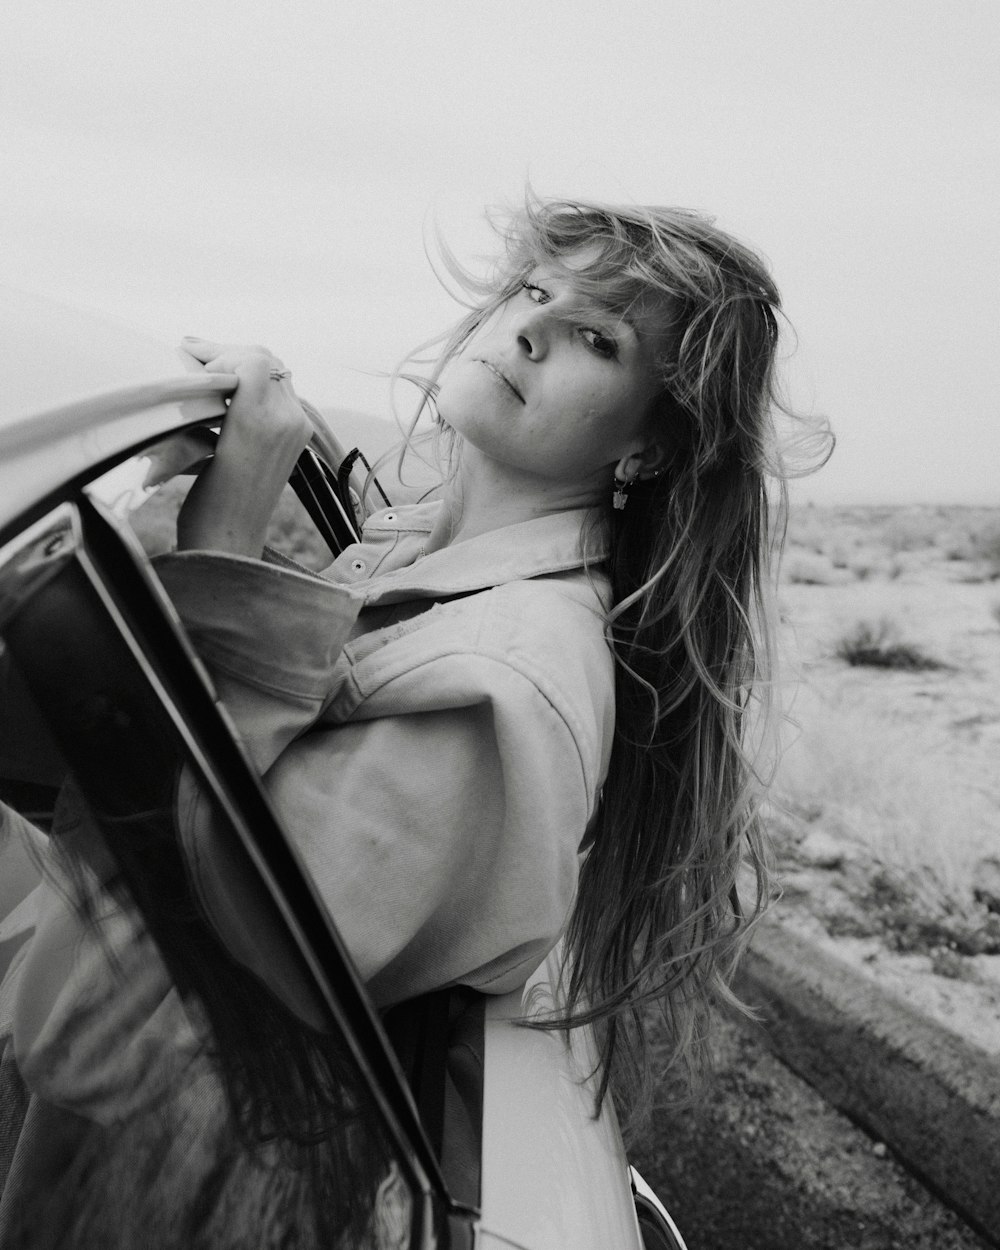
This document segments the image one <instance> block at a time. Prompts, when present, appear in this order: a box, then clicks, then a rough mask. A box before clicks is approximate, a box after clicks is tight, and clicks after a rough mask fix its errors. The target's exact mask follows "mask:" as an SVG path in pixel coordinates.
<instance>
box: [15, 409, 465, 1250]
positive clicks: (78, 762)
mask: <svg viewBox="0 0 1000 1250" xmlns="http://www.w3.org/2000/svg"><path fill="white" fill-rule="evenodd" d="M207 450H208V441H207V440H206V438H205V437H203V435H202V434H201V433H198V432H195V433H194V434H185V435H178V436H175V437H174V438H172V439H170V440H167V441H166V442H165V443H164V444H162V445H158V446H157V448H155V449H147V451H146V452H144V453H142V455H141V456H137V457H133V458H131V459H130V460H129V461H127V462H123V463H122V464H121V465H119V466H116V467H115V468H114V469H113V470H111V471H106V472H105V473H104V474H103V475H102V480H101V481H100V482H98V483H95V484H94V488H93V489H91V490H90V491H89V492H86V491H85V492H82V493H81V494H80V495H79V496H78V497H76V498H74V499H72V500H70V501H68V502H66V503H64V504H62V505H60V506H59V507H57V508H56V509H55V510H54V511H53V512H51V513H50V514H49V515H47V516H45V517H44V518H42V519H41V520H40V521H37V522H35V523H34V524H33V525H32V526H31V527H30V528H29V529H28V530H27V531H25V532H24V533H22V534H20V535H18V536H16V537H15V538H14V539H13V540H12V541H10V542H9V543H8V544H7V545H6V547H5V548H3V550H2V551H0V688H2V704H0V706H2V713H0V802H2V804H3V806H2V807H0V815H2V820H3V824H2V832H0V883H2V886H0V916H2V917H4V919H3V921H2V928H0V974H2V976H3V979H2V982H0V1045H2V1047H3V1051H2V1066H0V1104H2V1106H3V1109H4V1115H5V1121H6V1123H7V1129H6V1131H5V1134H4V1136H3V1138H2V1139H0V1186H2V1197H0V1246H3V1247H8V1246H10V1247H22V1246H24V1247H27V1246H31V1247H32V1248H38V1247H48V1246H52V1247H55V1246H63V1245H74V1246H101V1247H115V1246H121V1247H131V1246H135V1245H139V1244H142V1245H147V1246H149V1247H160V1246H170V1247H173V1246H178V1247H180V1246H185V1247H186V1246H191V1245H206V1246H208V1245H211V1246H220V1247H224V1246H230V1245H232V1246H242V1245H247V1244H252V1245H254V1246H268V1245H275V1246H277V1245H285V1244H294V1245H296V1246H309V1245H317V1246H319V1245H322V1246H343V1247H355V1246H359V1247H367V1246H372V1247H404V1246H406V1247H409V1246H412V1247H417V1246H419V1245H427V1244H431V1241H430V1236H431V1233H430V1231H429V1230H431V1229H432V1228H433V1226H434V1223H435V1218H434V1213H433V1211H432V1209H431V1205H429V1204H431V1198H430V1193H431V1184H430V1182H429V1180H428V1175H429V1174H430V1173H432V1172H433V1169H434V1163H433V1160H430V1159H428V1158H427V1157H426V1155H421V1152H420V1148H419V1141H417V1144H416V1146H415V1145H414V1142H415V1140H416V1139H417V1138H419V1134H416V1135H414V1134H413V1133H412V1132H410V1131H409V1130H410V1129H412V1119H411V1117H412V1109H411V1108H410V1107H409V1106H408V1104H407V1102H406V1100H405V1098H401V1096H400V1089H401V1087H399V1084H398V1081H397V1080H396V1072H395V1070H394V1069H393V1067H392V1062H391V1060H390V1059H389V1058H388V1056H387V1052H386V1051H385V1050H384V1048H383V1042H382V1039H381V1037H380V1036H379V1034H378V1032H377V1030H376V1029H374V1027H373V1022H372V1018H371V1016H370V1013H369V1012H368V1009H367V1006H366V1004H365V1001H364V999H363V995H361V993H360V991H359V988H358V986H357V983H356V982H355V981H354V979H353V975H352V973H351V971H350V968H349V966H348V964H347V963H346V961H345V959H344V956H343V952H342V950H341V949H340V947H339V944H338V942H337V940H336V937H335V934H333V933H332V932H331V930H330V927H329V924H328V921H327V918H326V917H325V915H324V914H323V912H322V908H321V907H319V906H318V904H317V902H316V899H315V897H314V896H313V894H312V892H311V889H310V887H309V883H308V882H307V881H306V880H305V879H304V877H303V876H302V874H301V872H300V870H299V867H298V864H297V862H296V861H295V858H294V856H293V855H292V854H291V852H290V851H289V849H288V846H287V843H286V842H285V839H284V837H283V835H282V834H281V831H280V828H279V827H278V825H277V823H276V822H275V819H274V816H273V813H272V812H271V810H270V808H269V806H268V803H267V799H266V797H265V796H264V794H263V791H262V790H261V788H260V786H259V785H258V784H257V781H256V778H255V777H254V775H253V773H252V770H251V769H250V768H249V766H248V764H247V762H246V760H245V758H244V757H243V755H242V753H241V752H240V750H239V748H238V746H237V745H236V743H235V741H234V740H233V738H232V736H231V735H230V734H229V733H228V731H227V729H226V725H225V722H224V720H223V718H222V717H221V716H220V715H219V711H218V708H217V706H216V705H215V703H214V701H213V698H212V695H211V691H210V688H209V686H208V684H207V682H206V681H205V679H204V676H203V673H202V672H201V670H200V666H199V665H198V662H197V660H196V659H195V657H194V654H193V653H192V652H191V651H190V648H189V647H188V646H187V645H186V642H185V640H184V638H183V635H182V633H181V632H180V631H178V629H177V627H176V623H175V621H173V620H172V618H171V614H170V611H169V606H168V605H167V604H166V603H165V601H163V599H162V595H161V594H159V593H158V590H157V584H156V582H155V578H153V577H151V576H150V574H149V571H148V568H146V567H145V564H144V559H143V554H142V551H141V549H140V548H139V546H138V544H136V543H135V542H134V539H133V538H132V534H133V533H134V534H135V535H138V536H139V537H140V539H141V542H142V544H143V546H144V547H145V548H146V550H147V551H149V552H153V553H156V552H159V551H163V550H168V549H169V548H170V546H171V545H172V538H171V526H172V525H174V524H175V519H176V512H177V509H178V508H179V503H180V500H181V498H182V497H183V494H184V492H185V490H186V489H187V488H188V486H189V484H190V481H191V480H192V479H191V477H190V476H189V470H190V469H191V468H192V467H193V466H196V465H197V463H198V462H199V459H203V457H204V455H205V453H206V451H207ZM286 507H287V508H289V509H290V510H291V509H292V506H291V505H286ZM280 523H281V518H280V517H279V524H280ZM290 528H291V530H292V531H294V534H295V535H299V534H302V533H308V528H307V527H306V526H305V525H304V524H303V523H302V521H301V517H299V518H297V520H296V522H295V524H294V525H292V526H291V527H290ZM274 537H275V541H276V543H277V545H279V546H280V545H281V542H282V535H281V534H280V533H279V534H276V535H275V536H274ZM295 541H300V540H299V539H296V540H295ZM309 546H310V549H309V550H308V551H305V550H303V548H302V546H301V544H300V546H299V547H298V548H297V549H296V548H295V547H294V544H293V545H292V549H291V550H289V547H288V545H287V544H286V546H285V550H286V553H287V554H289V555H292V556H293V558H296V559H299V560H303V559H304V562H310V561H312V562H313V565H314V567H315V566H316V565H317V564H319V565H321V564H323V563H328V562H329V560H330V558H331V556H330V553H329V551H328V549H324V546H323V540H322V537H321V536H316V537H314V538H312V537H311V538H310V539H309ZM205 828H208V829H210V830H211V835H212V837H213V839H215V843H216V845H217V846H218V847H219V848H221V849H220V856H221V860H222V862H224V863H225V864H226V865H227V871H228V874H229V875H228V880H229V881H231V882H232V890H231V892H230V893H229V895H228V897H229V904H230V906H231V907H232V909H233V912H234V916H235V918H236V922H237V923H239V924H242V925H244V926H245V927H246V928H247V929H248V931H250V932H252V934H253V935H254V940H255V941H256V942H258V944H261V943H263V945H264V946H265V947H266V949H267V951H268V953H269V958H270V959H271V960H272V966H271V968H270V970H269V972H270V975H269V976H268V977H267V978H266V979H261V978H258V977H257V976H255V975H254V973H252V972H250V971H248V970H247V969H246V968H245V967H244V966H243V965H242V964H241V963H239V962H238V961H237V960H236V959H234V958H233V957H232V956H231V954H230V953H229V950H228V949H227V947H226V945H225V944H224V943H223V942H222V941H220V939H219V937H218V934H217V932H216V931H215V929H214V928H213V925H212V923H210V922H209V920H208V919H207V916H206V912H205V909H204V908H203V906H202V900H201V899H200V898H199V897H198V894H197V890H196V889H195V888H194V887H193V885H192V877H191V873H190V871H189V869H190V862H189V858H190V855H191V854H192V846H193V845H194V841H193V839H192V830H195V831H197V830H198V829H202V830H203V829H205ZM283 989H284V990H286V991H287V992H282V990H283ZM438 1214H440V1212H439V1213H438Z"/></svg>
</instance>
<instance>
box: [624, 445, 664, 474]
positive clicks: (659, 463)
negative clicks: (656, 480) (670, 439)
mask: <svg viewBox="0 0 1000 1250" xmlns="http://www.w3.org/2000/svg"><path fill="white" fill-rule="evenodd" d="M667 459H668V453H667V449H666V447H664V445H663V443H662V442H661V441H660V440H659V439H654V440H653V441H652V442H649V443H647V444H646V445H645V446H643V447H641V448H639V449H638V450H636V451H630V452H628V453H627V454H626V455H624V456H622V458H621V460H619V461H618V463H617V465H616V466H615V477H616V478H617V480H618V481H620V482H634V481H640V482H641V481H643V479H644V478H647V477H655V476H656V475H657V474H658V473H660V472H662V470H663V468H664V466H665V465H666V463H667Z"/></svg>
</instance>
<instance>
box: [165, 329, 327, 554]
mask: <svg viewBox="0 0 1000 1250" xmlns="http://www.w3.org/2000/svg"><path fill="white" fill-rule="evenodd" d="M184 350H185V351H187V352H189V353H190V354H191V355H192V356H194V357H195V358H196V359H197V360H200V361H201V362H202V364H203V365H204V366H205V368H206V370H207V371H208V372H209V373H235V374H236V376H237V377H238V378H239V385H238V386H237V388H236V392H235V394H234V395H233V397H232V400H231V402H230V404H229V412H228V414H227V416H226V419H225V421H224V422H223V424H222V434H221V436H220V438H219V443H218V446H217V448H216V452H215V456H214V457H213V459H212V461H211V463H210V464H209V465H208V466H207V467H206V469H205V470H204V472H203V473H202V474H201V476H200V477H199V478H198V480H197V482H195V484H194V486H193V487H192V489H191V491H190V493H189V494H188V497H187V499H186V500H185V503H184V506H183V508H182V509H181V512H180V516H179V517H178V519H177V545H178V548H179V549H180V550H182V551H184V550H193V549H196V550H203V551H222V552H228V553H230V554H232V555H243V556H252V557H254V558H259V557H260V555H261V553H262V551H263V549H264V538H265V536H266V534H267V526H268V522H269V521H270V519H271V514H272V513H273V512H274V508H275V505H276V504H277V502H278V499H279V497H280V495H281V491H282V489H283V487H284V485H285V483H286V482H287V481H288V477H289V474H290V473H291V471H292V469H293V467H294V466H295V462H296V460H297V459H298V458H299V455H300V454H301V452H302V450H303V448H304V447H305V445H306V443H308V441H309V438H310V436H311V434H312V428H313V427H312V423H311V422H310V420H309V418H308V416H307V415H306V413H305V411H304V409H303V407H302V405H301V404H300V403H299V401H298V399H297V398H296V396H295V392H294V390H293V389H292V385H291V382H290V381H289V378H288V376H283V377H280V378H277V377H275V376H274V375H275V374H286V373H287V371H286V370H285V368H284V366H283V365H282V363H281V361H280V360H278V358H277V357H276V356H273V355H272V354H271V353H270V352H269V351H267V349H266V348H263V347H235V346H223V345H221V344H219V343H212V342H210V341H208V340H207V339H196V338H188V339H185V340H184Z"/></svg>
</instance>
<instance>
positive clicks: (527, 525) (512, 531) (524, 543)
mask: <svg viewBox="0 0 1000 1250" xmlns="http://www.w3.org/2000/svg"><path fill="white" fill-rule="evenodd" d="M441 506H442V505H441V503H440V502H439V501H435V502H434V503H427V504H414V505H411V506H409V507H402V508H389V509H387V510H385V511H382V512H378V513H375V514H373V516H371V517H370V518H369V519H368V521H367V522H366V523H365V529H364V534H363V536H362V541H361V542H360V543H358V544H356V545H355V546H352V547H349V548H348V549H347V550H346V551H345V552H344V553H343V555H341V556H340V557H339V558H338V560H337V562H336V564H335V565H334V566H333V569H331V570H330V573H331V574H332V575H333V576H335V577H336V578H337V580H338V581H339V580H341V578H342V577H343V579H344V580H347V581H350V582H351V583H353V585H354V587H355V588H356V589H357V591H358V592H359V593H361V594H362V595H363V596H364V601H365V605H366V606H370V605H374V604H376V603H380V604H390V603H397V602H401V601H403V600H406V599H414V598H445V597H447V596H450V595H462V594H469V593H470V592H472V591H476V590H485V589H487V588H489V587H491V586H500V585H503V584H504V583H506V582H513V581H522V580H524V579H525V578H530V577H541V576H544V575H545V574H548V573H565V572H569V571H570V570H572V569H579V568H582V567H583V566H584V564H589V565H591V566H593V565H597V564H600V562H601V561H602V560H604V559H605V558H606V556H607V539H606V535H605V533H604V532H603V531H602V530H601V529H600V528H597V527H594V526H593V525H592V524H591V520H590V518H591V512H590V509H587V508H577V509H573V510H570V511H566V512H557V513H553V514H551V515H549V516H543V517H536V518H535V519H533V520H530V521H521V522H518V523H517V524H516V525H506V526H504V527H502V528H501V529H496V530H490V531H489V532H488V533H485V534H479V535H477V536H476V537H475V538H468V539H465V540H464V541H462V542H458V543H454V544H452V545H451V546H448V547H441V548H439V549H438V550H437V551H432V552H431V553H430V554H429V555H426V556H425V555H422V554H421V550H422V548H423V545H424V544H425V543H426V541H427V536H428V535H429V534H430V532H431V530H432V528H433V526H434V522H435V520H436V518H437V515H438V511H439V509H440V508H441ZM585 541H586V548H587V554H586V558H585V556H584V542H585ZM386 547H388V548H389V550H388V551H386ZM358 564H364V565H366V566H367V567H369V568H372V569H373V570H374V573H373V575H371V576H369V577H367V578H365V577H364V574H363V571H362V575H361V577H358V576H357V575H355V576H351V577H348V576H347V573H348V571H349V570H351V569H352V566H356V565H358Z"/></svg>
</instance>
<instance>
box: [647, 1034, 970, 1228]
mask: <svg viewBox="0 0 1000 1250" xmlns="http://www.w3.org/2000/svg"><path fill="white" fill-rule="evenodd" d="M716 1051H717V1053H716V1077H715V1080H714V1082H713V1084H712V1086H711V1089H710V1092H709V1093H708V1095H707V1096H706V1098H705V1101H704V1103H703V1105H702V1106H700V1107H699V1108H697V1109H695V1110H693V1111H689V1112H686V1113H683V1114H679V1115H675V1114H671V1115H669V1116H668V1115H665V1114H662V1113H661V1114H657V1115H656V1116H655V1118H654V1121H653V1124H652V1125H651V1127H650V1129H649V1130H648V1131H647V1132H646V1133H644V1134H643V1136H642V1138H641V1139H640V1141H639V1142H638V1143H637V1144H636V1145H634V1146H633V1147H632V1148H631V1150H630V1155H631V1157H632V1159H633V1161H634V1162H635V1164H636V1166H637V1167H638V1168H639V1170H640V1171H641V1172H642V1174H643V1175H644V1176H645V1178H646V1180H647V1181H648V1182H649V1183H650V1184H651V1185H652V1187H653V1188H654V1189H655V1190H656V1192H657V1193H658V1194H659V1195H660V1196H661V1198H663V1200H664V1201H665V1202H666V1204H667V1206H668V1207H669V1209H670V1211H671V1214H672V1215H673V1216H674V1218H675V1219H676V1221H677V1223H678V1225H679V1227H680V1229H681V1231H682V1232H683V1234H684V1236H685V1238H686V1240H687V1243H688V1247H689V1250H834V1248H835V1250H846V1248H847V1247H850V1248H851V1250H897V1248H898V1250H983V1248H984V1247H987V1246H988V1244H989V1243H988V1242H986V1241H984V1240H983V1239H982V1238H980V1237H979V1236H977V1234H976V1233H975V1232H973V1231H972V1230H971V1229H970V1228H969V1227H968V1226H967V1225H966V1224H965V1223H963V1221H962V1220H960V1219H959V1218H958V1217H957V1216H956V1215H954V1214H953V1213H952V1212H951V1211H949V1210H948V1209H947V1208H946V1207H944V1206H943V1205H942V1204H941V1203H940V1202H939V1201H938V1200H937V1199H936V1198H934V1197H933V1196H932V1195H931V1194H929V1193H928V1192H927V1191H926V1190H925V1189H924V1188H923V1187H922V1186H921V1185H920V1184H919V1183H918V1182H917V1181H915V1180H914V1179H913V1178H912V1177H911V1176H909V1175H908V1174H907V1173H906V1172H905V1171H904V1170H903V1169H902V1168H901V1167H899V1166H898V1165H897V1163H896V1162H895V1161H894V1159H893V1158H892V1155H891V1153H890V1152H889V1151H887V1150H886V1149H885V1147H884V1146H882V1145H881V1144H879V1143H877V1142H874V1141H872V1139H871V1138H870V1137H868V1136H867V1135H866V1134H865V1133H863V1132H861V1130H859V1129H858V1128H856V1127H855V1126H854V1125H853V1124H852V1123H851V1122H850V1121H848V1120H847V1119H845V1117H843V1116H842V1115H840V1114H839V1113H837V1112H836V1111H834V1110H832V1109H831V1108H830V1107H829V1106H827V1104H826V1103H824V1102H823V1101H822V1099H821V1098H820V1097H819V1095H818V1094H816V1093H815V1092H814V1091H813V1090H812V1089H810V1087H809V1086H807V1085H805V1084H804V1083H803V1082H802V1081H800V1080H799V1079H798V1078H797V1077H795V1076H794V1075H793V1074H792V1073H790V1072H789V1071H788V1069H787V1068H785V1067H784V1066H783V1065H781V1064H780V1063H778V1061H777V1060H776V1059H775V1058H774V1057H773V1056H772V1055H771V1054H770V1052H769V1051H767V1050H766V1048H764V1047H763V1046H762V1045H761V1043H760V1041H759V1039H757V1038H756V1037H755V1036H754V1035H753V1034H752V1032H750V1031H748V1030H745V1029H742V1028H739V1027H737V1026H736V1025H734V1024H732V1023H730V1022H729V1021H720V1022H719V1029H718V1045H717V1048H716Z"/></svg>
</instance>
